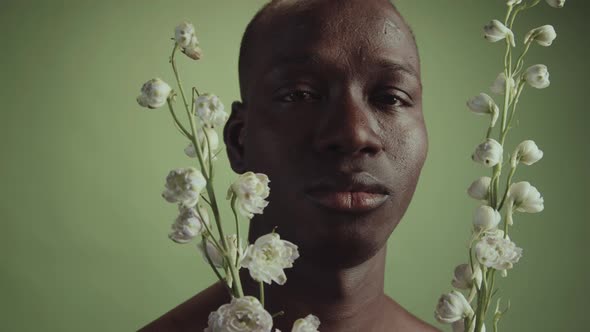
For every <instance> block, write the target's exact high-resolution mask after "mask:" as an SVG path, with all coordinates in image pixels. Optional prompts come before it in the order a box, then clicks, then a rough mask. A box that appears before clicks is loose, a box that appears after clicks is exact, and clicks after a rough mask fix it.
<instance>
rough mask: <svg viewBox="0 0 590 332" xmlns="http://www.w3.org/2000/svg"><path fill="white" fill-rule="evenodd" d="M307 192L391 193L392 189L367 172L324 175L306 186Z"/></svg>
mask: <svg viewBox="0 0 590 332" xmlns="http://www.w3.org/2000/svg"><path fill="white" fill-rule="evenodd" d="M305 192H307V193H312V192H366V193H372V194H382V195H390V194H391V192H392V190H391V189H390V188H389V187H387V186H386V185H385V184H384V183H383V182H381V181H379V180H378V179H377V178H375V177H374V176H373V175H371V174H369V173H367V172H361V173H354V174H344V175H338V176H330V177H323V178H321V179H319V180H317V181H315V182H313V183H311V184H310V185H309V186H307V187H306V188H305Z"/></svg>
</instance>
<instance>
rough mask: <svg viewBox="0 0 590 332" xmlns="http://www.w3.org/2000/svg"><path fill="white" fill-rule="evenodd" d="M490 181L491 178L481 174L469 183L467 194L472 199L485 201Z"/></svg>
mask: <svg viewBox="0 0 590 332" xmlns="http://www.w3.org/2000/svg"><path fill="white" fill-rule="evenodd" d="M491 182H492V178H490V177H489V176H482V177H480V178H479V179H477V180H475V181H473V182H472V183H471V185H470V186H469V188H468V189H467V194H469V196H471V197H472V198H474V199H477V200H480V201H487V200H488V194H489V189H490V183H491Z"/></svg>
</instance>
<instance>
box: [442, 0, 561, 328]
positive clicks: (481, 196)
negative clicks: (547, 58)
mask: <svg viewBox="0 0 590 332" xmlns="http://www.w3.org/2000/svg"><path fill="white" fill-rule="evenodd" d="M539 2H540V0H529V1H527V0H507V1H506V5H507V12H506V16H505V19H504V23H502V22H500V21H498V20H492V21H491V22H490V23H489V24H487V25H486V26H485V27H484V37H485V39H487V40H488V41H490V42H497V41H500V40H505V43H506V52H505V54H504V68H503V70H502V72H501V73H500V74H499V75H498V76H497V78H496V80H495V82H494V84H493V85H492V87H491V88H490V89H491V90H492V92H493V93H495V94H499V95H503V96H504V103H503V108H502V112H501V125H500V130H499V135H498V136H499V137H498V141H496V140H495V139H493V138H492V130H493V127H494V125H495V123H496V120H497V118H498V117H499V108H498V106H497V105H496V103H495V102H494V100H493V98H492V97H490V96H489V95H487V94H485V93H480V94H479V95H478V96H476V97H473V98H471V99H470V100H469V101H468V102H467V106H468V107H469V109H470V110H471V111H473V112H474V113H476V114H489V115H491V122H490V126H489V127H488V129H487V132H486V136H485V140H484V142H482V143H481V144H479V145H478V146H477V147H476V149H475V152H474V153H473V155H472V159H473V161H475V162H477V163H479V164H481V165H483V166H486V167H490V168H492V176H491V178H490V177H487V176H484V177H480V178H479V179H477V180H475V181H474V182H473V183H472V184H471V185H470V186H469V188H468V189H467V193H468V194H469V196H471V197H472V198H474V199H476V200H478V201H480V202H481V205H480V206H479V207H478V208H477V209H476V211H475V213H474V216H473V226H472V227H473V231H472V236H471V240H470V242H469V252H468V256H469V263H468V264H461V265H459V266H457V267H456V268H455V277H454V279H453V282H452V285H453V287H455V288H456V289H459V290H469V295H468V297H467V298H465V297H464V295H463V293H461V292H460V291H457V290H454V291H452V292H451V293H449V294H444V295H442V296H441V297H440V299H439V301H438V305H437V308H436V310H435V317H436V319H437V320H438V321H439V322H441V323H447V324H452V328H453V331H469V332H474V331H475V332H483V331H485V325H484V321H485V318H486V315H487V312H488V309H489V305H490V303H491V302H492V299H493V297H494V295H496V293H497V292H498V289H495V288H494V287H495V282H496V272H498V271H499V272H500V273H501V274H502V276H503V277H506V276H507V274H508V272H507V271H508V270H509V269H511V268H512V267H513V266H514V264H516V263H517V262H518V261H519V259H520V258H521V256H522V249H521V248H519V247H517V246H516V244H515V243H514V242H512V241H511V240H510V237H509V236H508V231H509V226H513V223H514V222H513V213H514V212H515V211H518V212H527V213H537V212H541V211H542V210H543V209H544V200H543V198H542V197H541V194H540V193H539V191H538V190H537V189H536V188H535V187H533V186H532V185H531V184H530V183H528V182H526V181H521V182H517V183H512V180H513V177H514V174H515V172H516V169H517V166H518V165H519V164H524V165H532V164H534V163H536V162H537V161H539V160H540V159H541V158H542V157H543V151H541V150H540V149H539V148H538V147H537V145H536V144H535V142H534V141H532V140H525V141H523V142H521V143H520V144H518V146H517V147H516V148H515V149H514V152H513V153H512V154H511V155H510V171H509V173H508V176H507V178H506V186H505V188H504V189H503V190H500V178H501V175H502V165H503V155H504V143H505V140H506V137H507V134H508V131H509V130H510V129H511V124H512V121H513V119H514V115H515V113H516V110H517V105H518V103H519V99H520V96H521V93H522V92H523V90H524V87H525V85H526V84H527V83H528V85H530V86H531V87H533V88H537V89H544V88H546V87H548V86H549V72H548V71H547V67H546V66H545V65H541V64H537V65H533V66H530V67H528V68H527V69H526V70H525V71H524V72H522V70H523V68H524V60H525V55H526V54H527V53H528V51H529V49H530V47H531V45H532V44H533V43H534V42H536V43H537V44H539V45H540V46H544V47H547V46H550V45H551V44H552V42H553V40H555V38H556V37H557V34H556V33H555V29H554V28H553V27H552V26H551V25H544V26H541V27H538V28H535V29H532V30H530V31H529V32H528V33H527V34H526V35H525V38H524V48H523V51H522V52H521V53H520V55H519V56H518V58H517V60H516V62H515V66H514V67H513V62H512V55H513V50H512V49H513V48H514V47H515V46H516V43H515V36H514V34H513V32H512V27H513V24H514V22H515V19H516V17H517V15H518V14H519V13H522V12H523V11H524V10H527V9H530V8H533V7H535V6H536V5H537V4H539ZM546 2H547V3H548V4H549V5H550V6H552V7H555V8H561V7H563V5H564V3H565V0H546ZM502 208H504V209H505V211H504V220H503V230H500V229H499V225H500V222H501V219H502V218H501V215H502V214H501V213H500V211H501V210H502ZM474 257H475V258H474ZM476 295H477V301H476V303H474V307H472V304H471V302H472V301H473V300H474V298H475V296H476ZM499 307H500V299H498V301H497V303H496V310H495V312H494V317H493V328H494V331H495V332H496V331H498V322H499V321H500V319H501V317H502V316H503V315H504V314H505V313H506V311H507V310H508V308H509V307H510V302H508V308H506V309H505V310H503V311H500V309H499Z"/></svg>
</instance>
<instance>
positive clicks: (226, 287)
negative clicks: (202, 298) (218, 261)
mask: <svg viewBox="0 0 590 332" xmlns="http://www.w3.org/2000/svg"><path fill="white" fill-rule="evenodd" d="M202 241H203V245H204V247H205V257H206V258H207V262H208V263H209V265H210V266H211V269H213V272H215V275H216V276H217V278H218V279H219V281H220V282H221V283H222V284H223V285H224V286H225V289H226V290H227V291H228V292H229V293H230V294H231V289H229V286H228V285H227V282H226V281H225V278H224V277H223V276H221V274H220V273H219V271H217V268H216V267H215V264H213V260H211V257H210V256H209V251H208V250H207V242H206V241H207V238H206V237H205V236H203V240H202Z"/></svg>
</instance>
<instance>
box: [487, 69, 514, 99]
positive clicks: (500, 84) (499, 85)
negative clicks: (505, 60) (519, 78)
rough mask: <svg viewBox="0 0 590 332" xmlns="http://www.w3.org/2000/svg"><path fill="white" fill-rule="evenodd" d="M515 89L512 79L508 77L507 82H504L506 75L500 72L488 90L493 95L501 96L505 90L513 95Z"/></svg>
mask: <svg viewBox="0 0 590 332" xmlns="http://www.w3.org/2000/svg"><path fill="white" fill-rule="evenodd" d="M515 88H516V86H515V83H514V79H513V78H512V77H510V78H509V79H508V81H506V75H504V73H503V72H502V73H500V74H498V76H497V77H496V80H495V81H494V84H492V86H491V87H490V90H491V91H492V92H493V93H495V94H498V95H503V94H504V93H505V92H506V89H508V91H510V92H511V93H513V92H514V89H515Z"/></svg>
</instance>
